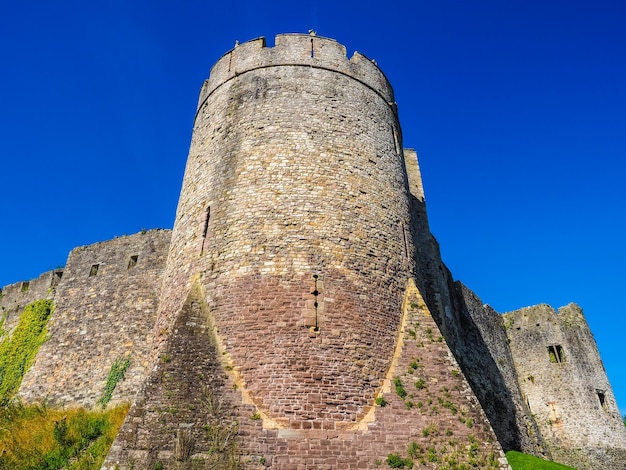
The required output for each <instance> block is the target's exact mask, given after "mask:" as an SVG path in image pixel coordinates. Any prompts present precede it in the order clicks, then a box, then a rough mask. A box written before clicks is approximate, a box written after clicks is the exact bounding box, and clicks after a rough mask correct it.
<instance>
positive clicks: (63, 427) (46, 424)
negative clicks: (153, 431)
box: [0, 401, 128, 470]
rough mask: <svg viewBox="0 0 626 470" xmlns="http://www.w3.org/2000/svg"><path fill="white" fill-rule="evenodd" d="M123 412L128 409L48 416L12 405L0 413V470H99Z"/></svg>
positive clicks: (56, 412) (44, 411)
mask: <svg viewBox="0 0 626 470" xmlns="http://www.w3.org/2000/svg"><path fill="white" fill-rule="evenodd" d="M127 411H128V405H122V406H118V407H116V408H112V409H110V410H107V411H86V410H84V409H71V410H52V409H48V408H47V407H45V406H42V405H28V406H26V405H22V404H21V403H20V402H15V401H12V402H11V403H9V404H7V405H5V406H3V407H2V408H0V468H1V469H5V468H6V469H9V468H11V469H13V468H14V469H22V470H56V469H61V468H63V469H66V470H98V469H100V467H101V466H102V463H103V461H104V458H105V457H106V454H107V453H108V451H109V448H110V447H111V444H112V443H113V439H115V436H116V435H117V432H118V430H119V428H120V426H121V425H122V422H123V421H124V417H125V416H126V413H127Z"/></svg>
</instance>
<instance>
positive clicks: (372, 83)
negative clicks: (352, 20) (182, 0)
mask: <svg viewBox="0 0 626 470" xmlns="http://www.w3.org/2000/svg"><path fill="white" fill-rule="evenodd" d="M278 66H306V67H311V68H320V69H326V70H332V71H336V72H338V73H342V74H344V75H347V76H349V77H352V78H353V79H355V80H357V81H359V82H361V83H362V84H363V85H365V86H367V87H369V88H371V89H372V90H374V91H375V92H376V93H378V94H379V95H380V96H381V97H382V98H383V99H384V100H385V101H387V103H389V105H390V106H391V107H392V108H393V109H394V111H395V112H396V113H397V108H396V103H395V99H394V95H393V89H392V88H391V84H390V83H389V80H387V77H386V76H385V74H384V73H383V72H382V71H381V70H380V69H379V68H378V66H377V65H376V64H375V63H374V62H373V61H372V60H371V59H368V58H367V57H366V56H364V55H363V54H361V53H359V52H355V53H354V54H353V55H352V58H350V59H348V57H347V53H346V47H345V46H344V45H343V44H340V43H339V42H337V41H335V40H334V39H330V38H325V37H320V36H313V35H310V34H299V33H292V34H279V35H277V36H276V45H275V46H274V47H267V45H266V42H265V38H264V37H260V38H257V39H252V40H250V41H247V42H244V43H241V44H237V45H236V46H235V47H234V48H233V49H231V50H230V51H228V52H227V53H226V54H224V55H223V56H222V57H221V58H220V59H219V60H218V61H217V63H216V64H215V65H214V66H213V68H212V69H211V73H210V76H209V78H208V80H206V81H205V82H204V85H203V86H202V90H201V91H200V98H199V100H198V109H200V107H201V106H202V103H204V102H205V101H206V99H207V98H208V96H209V95H210V94H211V93H213V91H215V89H216V88H218V87H219V86H220V85H222V84H223V83H224V82H227V81H228V80H230V79H232V78H234V77H236V76H238V75H241V74H243V73H246V72H249V71H252V70H255V69H260V68H267V67H278Z"/></svg>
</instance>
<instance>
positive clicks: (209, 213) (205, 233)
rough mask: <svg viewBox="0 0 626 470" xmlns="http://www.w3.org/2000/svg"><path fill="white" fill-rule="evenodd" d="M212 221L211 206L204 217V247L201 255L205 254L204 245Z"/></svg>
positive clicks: (201, 249)
mask: <svg viewBox="0 0 626 470" xmlns="http://www.w3.org/2000/svg"><path fill="white" fill-rule="evenodd" d="M210 219H211V206H209V207H207V208H206V214H205V216H204V227H203V229H202V247H201V248H200V255H203V254H204V243H205V242H206V236H207V233H208V232H209V220H210Z"/></svg>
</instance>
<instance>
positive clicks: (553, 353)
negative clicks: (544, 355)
mask: <svg viewBox="0 0 626 470" xmlns="http://www.w3.org/2000/svg"><path fill="white" fill-rule="evenodd" d="M548 355H549V356H550V362H552V363H555V364H556V363H561V362H565V353H564V352H563V347H561V345H560V344H555V345H554V346H548Z"/></svg>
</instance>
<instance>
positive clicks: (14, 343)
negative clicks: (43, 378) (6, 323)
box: [0, 300, 52, 406]
mask: <svg viewBox="0 0 626 470" xmlns="http://www.w3.org/2000/svg"><path fill="white" fill-rule="evenodd" d="M51 313H52V301H51V300H37V301H36V302H33V303H32V304H29V305H27V306H26V307H25V308H24V311H23V312H22V314H21V315H20V319H19V322H18V324H17V326H16V327H15V329H14V330H13V332H12V333H11V334H10V335H6V336H4V337H2V340H1V341H0V405H1V406H4V405H6V404H7V403H8V402H9V400H10V399H11V398H12V397H13V396H14V395H15V394H16V393H17V391H18V390H19V388H20V385H21V383H22V379H23V378H24V374H26V372H27V371H28V369H29V368H30V366H32V365H33V362H35V357H37V351H38V350H39V347H40V346H41V345H42V344H43V343H44V341H45V340H46V335H47V333H48V330H47V324H48V319H49V318H50V315H51Z"/></svg>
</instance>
